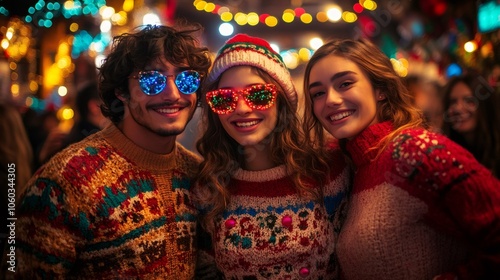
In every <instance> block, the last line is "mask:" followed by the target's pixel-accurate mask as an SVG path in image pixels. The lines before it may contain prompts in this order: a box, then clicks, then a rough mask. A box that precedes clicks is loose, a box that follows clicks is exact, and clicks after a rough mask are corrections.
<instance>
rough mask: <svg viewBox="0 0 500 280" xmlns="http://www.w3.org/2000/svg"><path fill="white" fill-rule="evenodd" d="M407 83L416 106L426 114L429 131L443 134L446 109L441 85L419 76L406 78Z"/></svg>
mask: <svg viewBox="0 0 500 280" xmlns="http://www.w3.org/2000/svg"><path fill="white" fill-rule="evenodd" d="M405 81H406V86H407V87H408V90H409V91H410V93H411V94H412V96H413V103H414V105H415V106H416V107H417V108H418V109H420V110H422V113H423V114H424V119H425V122H426V124H427V125H428V126H429V130H431V131H433V132H438V133H441V132H442V130H441V128H442V126H443V112H444V109H443V102H442V97H441V93H442V89H441V86H440V84H439V83H438V82H437V81H432V80H429V79H426V78H424V77H421V76H418V75H410V76H408V77H406V78H405Z"/></svg>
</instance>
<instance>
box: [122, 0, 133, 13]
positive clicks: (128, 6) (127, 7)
mask: <svg viewBox="0 0 500 280" xmlns="http://www.w3.org/2000/svg"><path fill="white" fill-rule="evenodd" d="M122 8H123V10H124V11H125V12H130V11H132V10H133V9H134V0H125V1H123V6H122Z"/></svg>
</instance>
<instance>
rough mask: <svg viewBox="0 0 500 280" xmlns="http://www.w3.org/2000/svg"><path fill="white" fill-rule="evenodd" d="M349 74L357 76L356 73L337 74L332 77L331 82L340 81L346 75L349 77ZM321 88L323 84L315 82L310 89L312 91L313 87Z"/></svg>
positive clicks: (343, 72) (344, 72)
mask: <svg viewBox="0 0 500 280" xmlns="http://www.w3.org/2000/svg"><path fill="white" fill-rule="evenodd" d="M349 74H356V72H353V71H342V72H338V73H335V75H333V76H331V77H330V82H332V83H333V82H334V81H335V80H337V79H340V78H342V77H344V76H346V75H349ZM319 86H321V82H314V83H311V84H310V85H309V87H308V88H309V89H311V88H313V87H319Z"/></svg>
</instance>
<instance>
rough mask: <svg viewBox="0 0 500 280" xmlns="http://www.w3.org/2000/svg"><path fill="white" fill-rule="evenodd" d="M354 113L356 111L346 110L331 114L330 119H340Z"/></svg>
mask: <svg viewBox="0 0 500 280" xmlns="http://www.w3.org/2000/svg"><path fill="white" fill-rule="evenodd" d="M352 114H354V111H345V112H342V113H338V114H333V115H331V116H330V120H331V121H339V120H341V119H344V118H347V117H349V116H350V115H352Z"/></svg>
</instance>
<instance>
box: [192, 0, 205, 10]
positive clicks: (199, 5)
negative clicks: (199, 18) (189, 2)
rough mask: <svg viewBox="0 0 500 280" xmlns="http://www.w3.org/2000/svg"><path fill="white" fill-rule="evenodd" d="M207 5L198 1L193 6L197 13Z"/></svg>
mask: <svg viewBox="0 0 500 280" xmlns="http://www.w3.org/2000/svg"><path fill="white" fill-rule="evenodd" d="M206 5H207V2H205V1H199V2H196V3H194V6H195V7H196V9H197V10H198V11H203V10H204V9H205V6H206Z"/></svg>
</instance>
